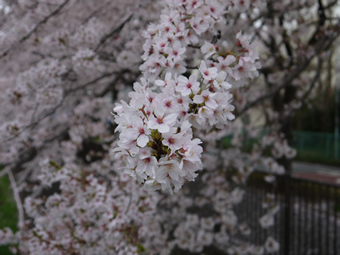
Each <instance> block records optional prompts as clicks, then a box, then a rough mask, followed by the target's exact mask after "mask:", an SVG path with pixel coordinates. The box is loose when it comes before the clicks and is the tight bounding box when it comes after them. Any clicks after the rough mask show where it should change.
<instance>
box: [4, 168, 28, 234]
mask: <svg viewBox="0 0 340 255" xmlns="http://www.w3.org/2000/svg"><path fill="white" fill-rule="evenodd" d="M6 172H7V174H8V177H9V180H10V182H11V187H12V191H13V196H14V200H15V203H16V205H17V208H18V213H19V224H18V225H19V228H21V227H23V226H24V209H23V208H22V203H21V199H20V195H19V190H18V187H17V184H16V182H15V179H14V176H13V173H12V171H11V169H10V168H9V167H7V168H6Z"/></svg>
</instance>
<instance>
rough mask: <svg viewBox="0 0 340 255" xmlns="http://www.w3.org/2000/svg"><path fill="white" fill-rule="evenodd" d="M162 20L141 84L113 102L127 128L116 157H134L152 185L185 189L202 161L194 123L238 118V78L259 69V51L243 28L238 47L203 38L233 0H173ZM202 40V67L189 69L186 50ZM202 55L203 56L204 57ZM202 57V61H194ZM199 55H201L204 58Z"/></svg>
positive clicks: (131, 167)
mask: <svg viewBox="0 0 340 255" xmlns="http://www.w3.org/2000/svg"><path fill="white" fill-rule="evenodd" d="M167 4H168V9H165V11H163V14H162V15H161V22H160V23H159V24H151V25H150V26H149V28H148V30H147V32H146V33H145V37H146V42H145V44H144V46H143V48H144V50H145V53H144V55H143V56H142V58H143V60H144V61H145V62H144V63H143V64H142V65H141V66H140V69H141V70H142V71H143V78H142V79H141V82H140V83H139V82H136V83H135V84H134V91H133V92H131V93H130V94H129V96H130V103H129V104H127V103H125V102H121V103H120V104H117V106H116V107H115V108H114V109H113V111H114V114H116V117H115V121H116V123H117V124H118V127H117V128H116V131H119V132H120V140H119V142H118V148H116V149H115V150H114V151H115V152H117V154H116V157H117V158H119V157H121V158H122V157H123V158H124V159H125V160H126V166H124V167H123V168H124V169H125V172H126V173H128V174H129V175H131V176H132V177H134V178H136V179H137V180H138V181H140V182H142V183H144V186H145V187H146V188H147V189H151V190H157V189H162V190H169V191H170V192H172V191H173V189H174V190H175V191H178V190H179V189H180V188H181V187H182V185H183V184H184V183H185V182H187V181H193V180H194V179H195V177H196V175H197V174H196V171H197V170H199V169H202V162H201V159H200V158H201V153H202V151H203V150H202V148H201V147H200V146H199V144H200V143H201V141H200V140H199V139H197V138H193V131H192V128H193V127H194V128H196V129H199V130H200V129H202V130H206V131H209V130H211V129H212V128H213V127H216V128H220V129H221V128H223V127H224V126H225V125H226V124H228V123H229V121H230V120H233V119H234V115H233V114H232V113H231V112H232V111H233V110H234V106H233V105H232V104H231V101H232V94H231V93H230V92H229V90H230V88H231V87H232V85H231V84H230V83H229V82H235V83H239V84H240V85H242V84H244V83H245V82H246V79H248V78H254V77H255V76H257V75H258V71H257V69H258V68H259V67H260V66H259V64H258V63H257V62H256V60H257V59H258V55H257V54H256V51H255V50H254V49H253V45H251V44H250V43H249V39H248V38H247V37H246V36H243V35H242V34H241V32H240V33H238V34H237V36H236V42H235V45H234V48H235V49H232V48H230V49H229V48H228V45H227V43H226V42H223V43H222V45H221V47H220V48H219V47H218V46H217V45H214V44H211V43H208V42H207V41H206V40H204V39H203V40H200V39H199V38H200V37H202V34H211V35H216V34H217V33H218V27H219V26H222V24H223V22H225V20H224V13H225V11H224V10H226V8H227V5H226V3H224V2H222V1H207V2H205V1H193V2H185V1H183V2H182V1H178V2H177V1H175V2H173V1H168V2H167ZM200 42H204V43H202V46H201V47H200V46H198V47H199V48H200V50H201V53H202V54H203V56H202V55H201V57H203V58H204V60H201V61H200V62H198V63H199V67H197V68H193V69H192V70H191V72H188V74H185V73H186V72H187V68H186V62H185V60H186V56H185V53H186V51H187V49H188V48H189V46H190V45H193V44H197V43H200ZM198 60H199V58H198ZM194 62H195V61H194ZM196 62H197V61H196Z"/></svg>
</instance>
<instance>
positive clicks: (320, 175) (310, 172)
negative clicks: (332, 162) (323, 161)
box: [293, 162, 340, 186]
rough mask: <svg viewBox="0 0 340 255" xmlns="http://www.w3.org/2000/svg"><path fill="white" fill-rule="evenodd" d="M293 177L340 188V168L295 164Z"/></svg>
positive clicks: (302, 163)
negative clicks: (335, 185)
mask: <svg viewBox="0 0 340 255" xmlns="http://www.w3.org/2000/svg"><path fill="white" fill-rule="evenodd" d="M293 176H296V177H300V178H304V179H309V180H314V181H320V182H325V183H331V184H337V185H339V186H340V167H333V166H326V165H319V164H313V163H306V162H294V163H293Z"/></svg>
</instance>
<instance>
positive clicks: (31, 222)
mask: <svg viewBox="0 0 340 255" xmlns="http://www.w3.org/2000/svg"><path fill="white" fill-rule="evenodd" d="M326 2H327V3H326ZM0 3H1V5H0V8H1V10H0V11H1V16H0V18H1V19H0V25H1V26H0V45H1V47H0V49H1V51H0V61H1V63H3V64H2V65H1V68H0V80H1V82H0V86H1V88H2V90H3V93H2V98H1V99H2V100H1V102H0V104H1V106H2V107H1V108H0V116H1V119H2V123H1V128H0V139H1V143H0V148H1V149H0V162H1V165H2V166H3V170H1V172H0V174H1V175H8V176H9V178H10V180H11V185H12V190H13V192H14V197H15V200H16V202H17V207H18V213H19V222H18V228H19V230H18V232H17V233H14V234H13V233H12V231H11V230H10V229H8V228H7V229H4V230H0V244H11V249H12V250H13V251H18V252H20V253H21V254H180V252H181V251H183V250H185V252H186V254H188V253H189V252H192V253H201V252H202V251H205V252H210V253H213V254H218V253H221V254H263V253H264V252H268V253H270V252H275V251H277V250H278V249H279V244H278V242H277V241H276V240H275V238H274V237H271V236H268V238H267V239H266V240H265V241H264V242H263V243H261V244H259V243H257V244H255V243H249V242H241V240H240V238H239V237H238V236H239V235H243V236H247V235H249V234H250V233H251V229H250V228H249V226H248V224H247V222H240V221H239V220H238V215H237V214H236V213H235V211H234V207H235V206H237V205H238V204H239V203H240V202H241V201H242V197H243V195H244V189H243V188H242V187H243V186H244V185H245V184H246V179H247V177H248V176H249V174H250V173H251V172H252V170H253V169H254V165H256V164H257V165H259V164H260V165H261V164H262V165H264V166H265V167H266V168H267V169H268V170H269V171H272V172H276V173H277V172H278V173H283V172H284V171H285V170H287V171H290V169H291V158H293V157H294V155H295V152H294V150H293V149H292V148H291V147H290V146H291V141H292V140H291V139H292V133H291V128H290V126H291V124H290V123H291V117H292V115H293V113H294V111H295V110H296V109H297V108H298V107H300V106H301V105H302V104H304V103H306V102H307V101H308V99H309V98H310V96H312V95H313V88H314V84H315V82H316V81H317V80H318V79H319V77H320V72H321V68H322V63H323V61H322V60H323V59H324V58H325V57H326V56H327V53H328V50H329V49H331V47H332V45H333V44H334V42H335V40H336V38H337V37H338V35H339V25H338V23H337V22H338V21H337V19H334V18H335V17H334V16H332V15H333V14H334V13H333V12H332V10H334V7H335V6H336V4H337V1H334V2H329V1H302V0H301V1H288V0H287V1H283V2H280V3H278V2H277V1H269V0H268V1H261V0H244V1H243V0H242V1H241V0H229V1H222V0H172V1H171V0H165V1H148V0H146V1H145V0H143V1H129V0H125V1H120V0H116V1H87V0H86V1H76V0H46V1H39V0H18V1H2V2H0ZM150 22H151V23H150ZM148 24H149V25H148ZM259 53H260V56H261V59H260V58H259ZM316 60H317V61H316ZM315 62H317V66H318V68H317V69H314V71H310V69H311V68H310V67H312V66H313V65H315ZM261 65H262V68H261ZM315 70H316V71H315ZM254 108H256V109H260V110H261V111H262V112H263V114H264V116H265V120H266V121H265V122H264V123H265V124H264V125H265V127H266V132H261V130H264V127H260V126H258V125H256V126H254V125H253V124H254V122H253V121H249V119H250V117H251V115H252V114H254V111H253V109H254ZM110 112H111V113H112V115H113V116H112V115H111V114H110ZM235 117H236V120H234V119H235ZM226 135H232V136H233V140H232V145H233V147H232V148H229V149H221V148H219V147H217V144H218V143H217V142H218V141H219V140H220V139H221V138H222V137H224V136H226ZM258 136H260V137H259V138H258V139H257V141H258V142H257V143H255V145H253V147H252V148H251V149H250V153H249V149H248V151H246V150H245V149H244V148H243V145H244V141H245V140H246V137H258ZM268 149H269V150H270V153H269V154H268ZM247 152H248V153H247ZM272 179H273V178H270V177H269V178H267V180H268V181H272ZM234 184H238V185H240V187H236V186H235V185H234ZM158 190H159V191H158ZM268 197H270V195H268ZM268 201H272V202H267V204H266V208H267V213H266V214H265V215H264V216H263V217H262V218H261V219H259V221H260V224H261V225H262V226H263V227H264V228H269V227H271V226H272V225H273V224H274V216H275V214H276V213H277V212H278V210H280V208H279V207H278V206H277V205H276V204H275V202H274V200H270V199H269V200H268ZM259 203H261V201H259Z"/></svg>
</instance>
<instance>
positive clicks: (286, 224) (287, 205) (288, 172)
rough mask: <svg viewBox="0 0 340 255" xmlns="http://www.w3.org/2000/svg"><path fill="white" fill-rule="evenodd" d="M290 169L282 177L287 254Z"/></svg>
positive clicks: (286, 247) (287, 248)
mask: <svg viewBox="0 0 340 255" xmlns="http://www.w3.org/2000/svg"><path fill="white" fill-rule="evenodd" d="M290 175H291V171H286V174H285V178H284V185H285V187H284V190H285V203H284V206H285V208H284V211H285V221H284V222H285V224H284V246H285V247H284V254H285V255H289V245H290V233H289V232H290V184H291V183H290V180H291V176H290Z"/></svg>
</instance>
